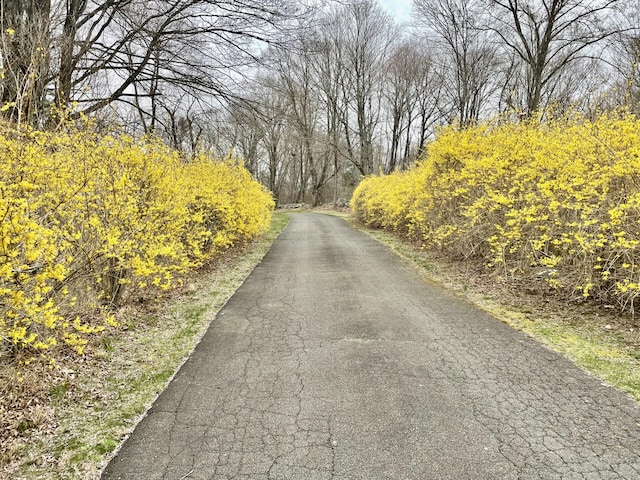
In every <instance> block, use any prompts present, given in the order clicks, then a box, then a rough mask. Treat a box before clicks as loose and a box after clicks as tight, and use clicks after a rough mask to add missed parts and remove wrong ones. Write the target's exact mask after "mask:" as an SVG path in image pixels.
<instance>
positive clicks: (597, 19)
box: [486, 0, 620, 115]
mask: <svg viewBox="0 0 640 480" xmlns="http://www.w3.org/2000/svg"><path fill="white" fill-rule="evenodd" d="M486 3H487V6H488V7H489V8H490V11H491V12H492V17H493V18H492V22H491V23H489V24H488V25H487V28H490V29H491V30H492V31H493V32H494V33H495V34H496V35H497V36H498V37H499V38H500V40H501V43H502V44H503V45H504V47H505V48H506V49H507V50H509V51H511V52H512V53H513V59H514V60H513V61H512V66H513V67H514V68H518V67H519V68H521V69H522V70H521V72H522V73H521V74H520V75H519V80H518V83H516V86H517V85H521V86H522V90H523V92H524V94H523V97H524V98H523V101H522V103H523V105H521V108H523V109H524V110H525V113H526V114H528V115H530V114H531V113H533V112H535V111H537V110H539V109H540V107H541V106H542V102H543V100H544V99H545V98H547V99H549V98H554V97H555V95H554V94H555V93H557V87H558V85H559V83H560V82H561V80H560V77H561V75H563V73H564V72H567V70H568V67H569V66H570V65H572V64H574V63H577V62H580V61H582V60H584V59H593V58H595V57H598V56H600V52H599V51H598V50H597V49H596V48H595V47H597V46H598V45H600V44H602V42H603V41H604V40H605V39H607V38H610V37H611V36H612V35H614V34H615V33H616V31H617V29H616V28H615V25H614V24H613V22H611V21H610V16H615V13H616V11H615V7H616V6H617V4H619V3H620V2H619V1H618V0H486ZM565 95H566V92H565Z"/></svg>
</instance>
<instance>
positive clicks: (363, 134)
mask: <svg viewBox="0 0 640 480" xmlns="http://www.w3.org/2000/svg"><path fill="white" fill-rule="evenodd" d="M333 21H334V25H335V26H336V30H335V34H336V37H335V38H336V48H338V49H340V58H341V60H342V62H343V68H344V70H343V72H344V83H343V88H342V102H343V105H344V108H343V109H342V110H341V122H342V124H343V126H344V135H345V141H346V144H347V150H348V155H349V159H350V161H351V162H352V163H353V165H355V167H356V168H357V169H358V171H359V172H360V173H361V174H362V175H369V174H371V173H373V172H374V167H375V163H374V139H375V135H376V129H377V128H378V124H379V121H380V106H381V102H382V98H383V97H382V82H383V78H384V75H383V70H384V65H385V63H386V62H387V59H388V57H389V55H390V53H391V46H392V44H393V42H394V40H395V39H396V38H397V35H398V33H397V30H396V28H395V25H394V24H393V22H392V21H391V18H390V17H389V16H388V15H387V14H386V13H385V12H383V11H382V9H381V8H380V7H379V6H378V5H377V4H376V3H374V2H373V1H370V0H361V1H358V2H356V3H353V4H348V5H346V6H345V7H344V8H342V9H340V10H339V11H338V12H337V13H336V16H335V17H334V20H333ZM354 117H355V118H354Z"/></svg>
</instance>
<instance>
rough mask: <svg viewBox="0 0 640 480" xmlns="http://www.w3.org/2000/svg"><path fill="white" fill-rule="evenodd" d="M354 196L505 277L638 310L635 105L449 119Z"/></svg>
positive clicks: (638, 132)
mask: <svg viewBox="0 0 640 480" xmlns="http://www.w3.org/2000/svg"><path fill="white" fill-rule="evenodd" d="M351 204H352V208H353V209H354V211H355V214H356V216H357V218H358V219H360V220H361V221H362V222H364V223H366V224H368V225H371V226H375V227H383V228H387V229H391V230H395V231H399V232H401V233H403V234H406V235H409V236H411V237H413V238H415V239H418V240H419V241H421V242H423V243H424V244H425V245H426V246H429V247H431V248H438V249H441V250H443V251H444V252H446V253H447V254H449V255H451V256H453V257H456V258H470V257H473V258H480V259H482V260H484V261H485V263H486V265H487V266H488V267H489V268H492V269H494V270H495V271H496V272H497V273H499V274H500V275H503V276H505V277H519V278H528V279H541V280H542V279H543V280H545V281H546V282H547V283H548V284H549V285H550V286H551V287H553V288H555V289H558V290H559V291H560V292H564V294H566V295H567V296H568V297H569V298H582V297H584V298H596V299H598V300H601V301H606V302H612V303H615V304H617V305H618V306H619V307H620V308H621V309H626V310H630V311H633V309H634V303H636V298H638V296H639V295H640V248H639V244H640V121H639V120H638V119H636V118H635V117H634V116H632V115H629V114H625V113H620V112H617V113H612V114H605V115H601V116H599V117H598V118H596V119H593V120H589V119H586V118H582V117H580V116H578V115H574V116H570V117H567V118H563V119H558V120H549V121H544V122H541V121H540V120H539V119H533V120H530V121H527V122H520V123H501V122H495V123H484V124H480V125H477V126H474V127H471V128H468V129H465V130H459V129H457V128H454V127H449V128H446V129H443V130H442V131H441V132H440V133H439V135H438V137H437V139H436V140H435V141H434V142H433V143H431V144H430V145H429V146H428V149H427V154H426V156H425V158H423V159H422V160H421V161H420V162H418V164H417V165H416V166H415V167H414V168H413V169H412V170H410V171H407V172H404V173H394V174H392V175H389V176H382V177H368V178H366V179H364V180H363V182H362V183H361V184H360V185H359V186H358V187H357V189H356V191H355V192H354V195H353V198H352V200H351Z"/></svg>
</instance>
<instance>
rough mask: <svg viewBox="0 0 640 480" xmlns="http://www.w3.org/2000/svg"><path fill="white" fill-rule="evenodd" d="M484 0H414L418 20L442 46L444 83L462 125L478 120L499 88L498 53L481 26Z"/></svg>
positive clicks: (457, 118) (427, 33)
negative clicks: (445, 75)
mask: <svg viewBox="0 0 640 480" xmlns="http://www.w3.org/2000/svg"><path fill="white" fill-rule="evenodd" d="M483 1H484V0H414V2H413V4H414V9H415V11H416V12H417V13H418V14H419V15H420V20H419V22H418V23H419V24H420V25H422V26H423V27H425V28H426V32H425V34H426V36H427V38H429V39H432V41H433V42H434V44H436V45H438V46H439V53H440V55H439V58H440V63H441V68H442V69H443V71H446V72H449V75H448V77H449V78H448V80H447V82H446V83H445V87H447V90H448V96H449V98H450V99H451V103H452V110H453V113H454V117H455V119H456V120H457V121H458V122H459V123H460V124H461V125H468V124H469V123H472V122H474V121H475V120H477V119H478V118H479V117H480V115H481V113H482V111H483V109H484V108H485V106H486V105H487V103H488V101H489V98H490V97H491V95H492V94H493V93H494V91H495V90H496V84H497V82H496V74H497V72H498V71H499V70H498V68H497V61H498V58H497V55H496V52H495V48H494V47H493V46H492V45H491V42H490V38H489V36H488V35H487V33H486V31H484V30H483V29H482V28H481V25H482V20H483V18H482V17H483V11H484V10H485V9H484V8H483V5H482V2H483Z"/></svg>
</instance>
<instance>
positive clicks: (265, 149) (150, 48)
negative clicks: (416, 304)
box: [0, 0, 640, 204]
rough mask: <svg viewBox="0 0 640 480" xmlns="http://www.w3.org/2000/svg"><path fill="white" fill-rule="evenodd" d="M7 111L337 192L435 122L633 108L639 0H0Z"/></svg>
mask: <svg viewBox="0 0 640 480" xmlns="http://www.w3.org/2000/svg"><path fill="white" fill-rule="evenodd" d="M1 5H2V7H1V8H2V11H1V12H0V13H1V22H2V32H1V37H0V41H1V45H0V48H1V52H0V53H1V56H2V76H1V79H0V88H1V95H2V111H3V115H4V116H5V118H7V119H8V120H10V121H13V122H15V123H17V124H18V125H23V124H29V125H35V126H38V127H40V128H53V127H54V126H55V125H56V124H57V122H59V121H60V120H61V119H62V118H68V117H69V116H71V118H74V117H79V116H82V115H90V116H94V117H96V118H97V119H98V121H101V122H103V123H104V125H105V126H111V125H113V124H120V125H122V126H123V127H124V128H126V129H127V130H130V131H131V132H132V133H138V134H141V133H147V134H155V135H159V136H161V137H163V138H164V139H165V140H166V141H167V142H169V143H170V144H171V145H172V146H173V147H175V148H177V149H179V150H181V151H183V152H184V154H185V158H187V159H188V158H190V157H192V156H193V155H195V153H196V152H197V151H198V150H202V149H206V150H209V151H211V152H212V153H213V154H216V155H226V154H228V153H229V152H230V151H232V152H233V153H234V154H235V155H237V156H239V157H241V158H242V159H243V160H244V162H245V165H246V166H247V168H248V169H249V170H250V171H251V172H252V174H253V175H254V176H255V177H256V178H258V179H259V180H260V181H261V182H262V183H264V184H265V185H266V186H267V187H268V188H270V189H271V190H272V191H273V192H274V195H275V197H276V199H277V200H278V201H279V202H280V203H292V202H308V203H313V204H319V203H323V202H328V201H335V200H337V199H338V198H340V197H345V198H346V197H349V196H350V193H351V191H352V189H353V188H354V186H355V185H356V184H357V182H358V181H359V180H360V178H362V176H365V175H369V174H372V173H377V172H379V171H383V172H391V171H394V170H398V169H400V170H401V169H404V168H407V167H408V166H409V165H411V164H412V163H413V162H414V161H415V159H416V158H417V157H418V156H419V155H420V154H421V153H422V150H423V148H424V147H425V144H426V143H427V142H428V140H429V139H431V138H433V136H434V135H435V131H436V129H437V127H438V126H440V125H447V124H452V123H456V124H458V125H460V126H462V127H464V126H466V125H469V124H473V123H474V122H476V121H478V120H481V119H485V118H490V117H494V116H496V115H503V116H505V117H507V118H516V119H517V118H522V117H524V118H526V117H529V116H530V115H532V114H533V113H534V112H538V111H541V110H545V111H548V112H553V113H549V115H551V114H553V115H562V114H563V113H565V112H566V111H568V110H569V109H579V110H581V111H583V112H587V113H590V112H596V111H600V110H608V109H613V108H617V107H620V106H624V107H627V108H628V109H630V110H631V111H637V110H638V109H639V108H640V63H639V60H640V58H639V57H640V31H639V28H638V27H639V26H640V24H639V20H640V13H639V12H640V1H638V0H414V2H413V12H414V18H413V20H412V21H411V22H410V24H407V25H399V24H397V23H396V22H395V21H394V19H393V18H392V17H391V16H390V15H388V14H387V13H386V12H385V11H384V10H383V9H382V8H381V7H380V6H379V5H378V4H377V3H376V2H375V1H373V0H354V1H348V2H345V1H341V2H325V3H324V4H323V3H318V2H309V5H303V4H301V3H300V2H293V1H292V2H288V1H287V0H267V1H260V2H258V1H255V0H244V1H239V0H228V1H219V0H164V1H160V0H157V1H153V0H152V1H147V0H106V1H91V0H65V1H62V0H23V1H17V0H16V1H10V0H2V4H1Z"/></svg>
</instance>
